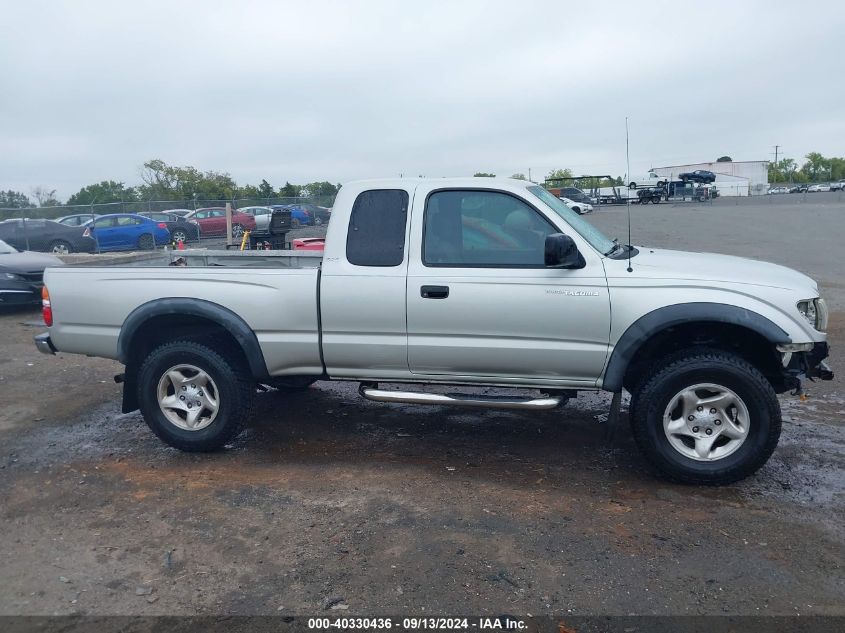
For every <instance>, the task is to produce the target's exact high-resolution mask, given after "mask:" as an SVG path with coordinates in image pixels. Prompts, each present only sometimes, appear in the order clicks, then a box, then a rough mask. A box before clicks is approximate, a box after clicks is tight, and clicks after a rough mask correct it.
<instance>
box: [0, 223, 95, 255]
mask: <svg viewBox="0 0 845 633" xmlns="http://www.w3.org/2000/svg"><path fill="white" fill-rule="evenodd" d="M0 240H3V241H4V242H6V243H7V244H10V245H12V246H14V247H15V248H16V249H18V250H19V251H42V252H51V253H56V254H59V255H64V254H67V253H94V252H96V250H97V242H96V241H95V240H94V239H93V238H92V237H91V232H90V231H89V230H88V228H86V227H84V226H65V225H64V224H59V223H58V222H53V221H52V220H43V219H39V218H35V219H17V220H6V221H4V222H0Z"/></svg>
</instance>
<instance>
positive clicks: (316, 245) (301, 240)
mask: <svg viewBox="0 0 845 633" xmlns="http://www.w3.org/2000/svg"><path fill="white" fill-rule="evenodd" d="M290 247H291V249H292V250H295V251H322V250H323V249H325V248H326V239H325V238H323V237H298V238H296V239H295V240H292V241H291V243H290Z"/></svg>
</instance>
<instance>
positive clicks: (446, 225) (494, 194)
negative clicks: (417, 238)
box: [423, 190, 559, 268]
mask: <svg viewBox="0 0 845 633" xmlns="http://www.w3.org/2000/svg"><path fill="white" fill-rule="evenodd" d="M552 233H559V230H558V229H557V228H555V227H554V226H553V225H552V224H551V223H550V222H549V221H548V220H546V219H545V218H544V217H543V216H542V215H540V213H538V212H537V211H536V210H535V209H534V208H533V207H531V206H529V205H528V204H527V203H525V202H523V201H522V200H520V199H519V198H518V197H516V196H513V195H511V194H508V193H504V192H501V191H469V190H464V191H462V190H450V191H437V192H435V193H432V194H431V195H430V196H429V197H428V200H427V202H426V209H425V233H424V239H423V263H424V264H425V265H426V266H462V267H471V266H479V267H529V268H534V267H537V268H543V267H544V253H545V242H546V236H547V235H551V234H552Z"/></svg>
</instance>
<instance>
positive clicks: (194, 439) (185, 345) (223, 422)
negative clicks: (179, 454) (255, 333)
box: [138, 341, 255, 452]
mask: <svg viewBox="0 0 845 633" xmlns="http://www.w3.org/2000/svg"><path fill="white" fill-rule="evenodd" d="M238 356H239V355H238V354H236V353H235V352H234V351H229V350H227V351H224V352H222V353H221V352H219V351H217V350H215V349H212V348H210V347H208V346H206V345H203V344H201V343H196V342H192V341H173V342H171V343H165V344H164V345H161V346H159V347H157V348H156V349H154V350H153V351H152V352H151V353H150V354H149V355H148V356H147V358H146V359H145V360H144V362H143V364H142V365H141V368H140V370H139V372H138V403H139V405H140V409H141V413H142V414H143V416H144V421H145V422H146V423H147V425H148V426H149V427H150V429H151V430H152V431H153V433H155V434H156V435H157V436H158V437H159V438H161V440H163V441H164V442H165V443H166V444H169V445H170V446H173V447H174V448H178V449H179V450H182V451H188V452H204V451H214V450H217V449H220V448H222V447H223V446H225V445H226V444H227V443H229V442H231V441H232V440H233V439H234V438H235V437H236V436H237V435H238V434H239V433H240V432H241V429H242V428H243V425H244V423H245V422H246V421H247V420H248V419H249V418H250V415H251V413H252V405H253V401H254V396H255V381H254V379H253V378H252V375H251V374H250V372H249V368H248V367H247V366H246V362H245V361H244V360H243V359H241V358H239V357H238ZM174 377H175V378H174ZM180 377H182V378H184V379H185V380H182V379H181V378H180ZM182 387H184V390H183V389H182ZM183 398H184V400H183ZM188 405H193V406H192V407H191V408H190V410H189V409H188V408H187V407H188ZM190 415H195V416H196V417H195V418H194V420H193V421H192V420H191V419H190V417H189V416H190ZM192 427H193V428H192Z"/></svg>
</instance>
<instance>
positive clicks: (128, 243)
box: [86, 213, 170, 252]
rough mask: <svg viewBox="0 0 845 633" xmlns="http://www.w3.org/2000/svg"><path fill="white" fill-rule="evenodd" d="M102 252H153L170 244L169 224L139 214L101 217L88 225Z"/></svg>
mask: <svg viewBox="0 0 845 633" xmlns="http://www.w3.org/2000/svg"><path fill="white" fill-rule="evenodd" d="M86 226H87V227H88V228H89V229H90V231H91V235H92V236H93V237H94V239H95V240H97V247H98V248H99V250H100V251H101V252H102V251H126V250H133V249H136V248H137V249H141V250H153V249H154V248H155V247H156V246H162V245H164V244H167V243H168V242H170V231H168V230H167V224H165V223H164V222H156V221H155V220H151V219H150V218H145V217H144V216H143V215H138V214H137V213H110V214H109V215H101V216H100V217H98V218H97V219H96V220H94V221H93V222H89V223H88V224H87V225H86Z"/></svg>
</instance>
